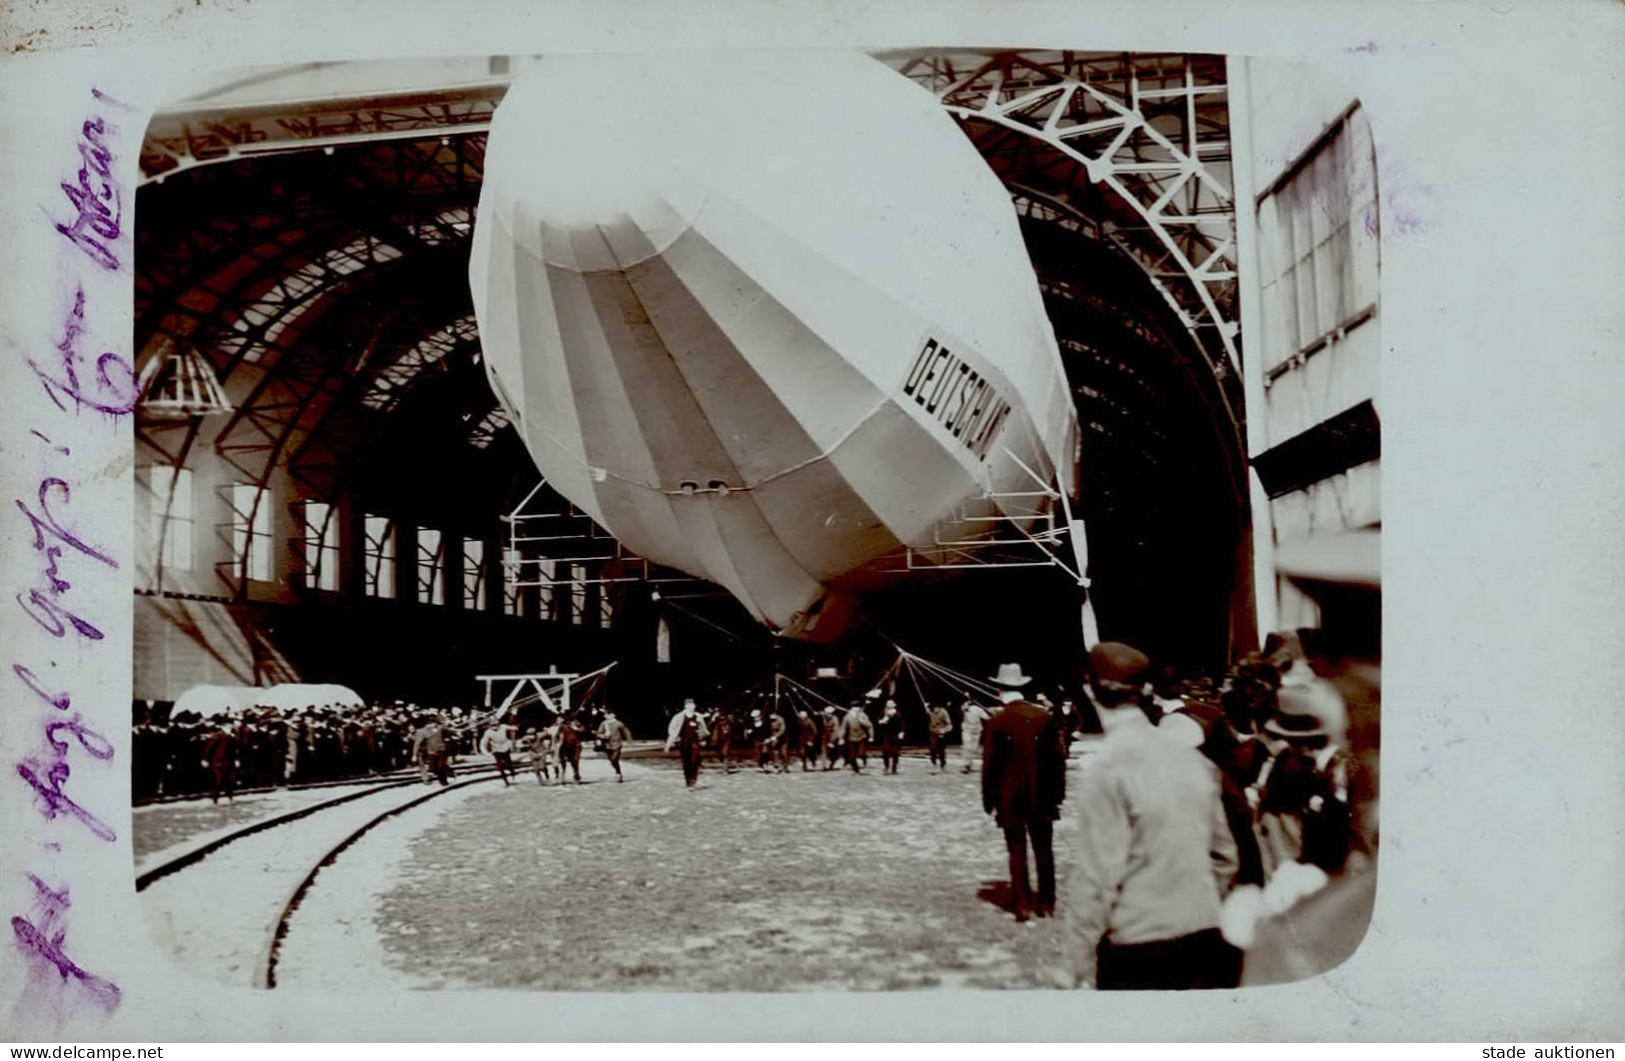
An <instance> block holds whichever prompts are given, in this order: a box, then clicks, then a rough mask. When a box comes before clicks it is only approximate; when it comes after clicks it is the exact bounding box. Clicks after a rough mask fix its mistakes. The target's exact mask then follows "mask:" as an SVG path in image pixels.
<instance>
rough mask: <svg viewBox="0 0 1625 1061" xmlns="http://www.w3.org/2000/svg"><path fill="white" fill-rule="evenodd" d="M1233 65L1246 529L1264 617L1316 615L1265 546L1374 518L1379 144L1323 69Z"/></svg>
mask: <svg viewBox="0 0 1625 1061" xmlns="http://www.w3.org/2000/svg"><path fill="white" fill-rule="evenodd" d="M1231 69H1232V71H1233V75H1232V76H1233V89H1232V96H1231V99H1232V107H1233V108H1241V109H1242V110H1243V111H1244V113H1243V114H1238V115H1234V117H1235V119H1236V121H1237V124H1238V126H1240V125H1242V124H1243V123H1244V125H1245V130H1246V131H1245V134H1244V135H1245V136H1246V137H1247V139H1248V140H1250V150H1249V152H1248V157H1249V158H1250V161H1251V167H1250V173H1249V174H1248V175H1247V178H1248V179H1247V181H1246V183H1248V184H1250V185H1251V187H1250V189H1248V190H1247V191H1246V192H1244V191H1243V189H1242V187H1240V184H1241V182H1238V189H1237V191H1238V198H1239V197H1240V196H1241V195H1243V194H1245V195H1246V196H1247V198H1248V199H1249V202H1248V203H1246V204H1245V207H1246V208H1244V209H1242V210H1240V211H1238V226H1243V225H1245V226H1247V227H1248V231H1245V232H1241V233H1238V235H1240V236H1241V237H1242V238H1241V240H1240V244H1241V255H1242V258H1243V261H1242V263H1241V264H1242V269H1243V276H1244V277H1248V278H1256V281H1255V282H1254V283H1253V284H1251V285H1244V286H1246V287H1251V288H1252V291H1251V293H1250V294H1251V296H1252V297H1250V298H1244V301H1243V330H1244V332H1245V333H1246V335H1247V338H1248V357H1249V361H1250V362H1251V363H1250V364H1249V365H1248V370H1249V384H1250V385H1249V393H1248V405H1249V409H1248V413H1249V422H1250V423H1249V440H1248V449H1249V458H1250V460H1251V462H1252V466H1253V483H1252V489H1253V494H1254V513H1255V516H1254V519H1255V527H1256V528H1257V531H1256V532H1255V533H1256V534H1257V535H1258V537H1263V534H1264V533H1265V529H1266V528H1267V530H1268V534H1269V540H1268V541H1265V542H1260V543H1258V544H1259V545H1260V546H1261V547H1262V548H1261V549H1260V554H1261V557H1262V558H1263V559H1262V566H1261V570H1262V571H1264V572H1265V573H1264V574H1262V575H1261V576H1260V578H1259V580H1258V581H1259V596H1260V598H1261V599H1260V601H1259V605H1260V612H1261V616H1260V617H1261V619H1264V618H1265V616H1267V615H1268V614H1269V613H1270V612H1272V611H1273V612H1274V617H1273V622H1270V623H1269V625H1273V626H1274V627H1275V628H1277V629H1289V628H1295V627H1303V626H1313V625H1316V624H1317V622H1318V619H1319V616H1318V612H1317V610H1316V607H1315V605H1314V603H1313V602H1312V601H1311V600H1309V599H1308V598H1307V597H1305V596H1303V595H1302V594H1301V593H1299V592H1298V591H1297V590H1296V589H1295V588H1294V587H1293V586H1292V585H1291V584H1290V583H1289V582H1288V581H1287V580H1286V579H1285V578H1282V577H1279V576H1277V575H1275V574H1274V571H1273V569H1272V568H1271V567H1270V566H1269V561H1268V557H1269V556H1271V555H1272V554H1273V553H1274V552H1275V551H1276V550H1279V549H1281V548H1282V547H1283V546H1300V547H1301V546H1303V545H1304V544H1306V543H1325V542H1329V541H1330V540H1331V539H1333V538H1334V537H1336V536H1340V535H1344V534H1346V533H1348V532H1352V531H1365V530H1374V529H1380V526H1381V522H1382V498H1381V458H1380V445H1379V443H1378V441H1377V433H1378V431H1379V428H1378V426H1377V414H1378V410H1379V408H1380V405H1381V394H1380V391H1381V373H1380V366H1381V354H1382V347H1381V338H1380V332H1379V324H1380V312H1379V307H1380V302H1381V297H1380V283H1379V278H1380V231H1381V218H1380V213H1379V206H1378V196H1377V192H1378V184H1377V157H1376V151H1375V146H1374V140H1373V137H1372V130H1371V126H1370V124H1369V122H1368V120H1367V118H1366V115H1365V113H1364V111H1363V110H1362V108H1361V107H1360V103H1359V100H1358V99H1357V98H1356V97H1355V96H1354V95H1353V94H1352V93H1350V92H1348V91H1346V90H1344V89H1342V88H1341V87H1340V86H1338V85H1337V84H1335V83H1333V82H1330V81H1328V79H1327V78H1326V76H1325V74H1324V73H1322V72H1319V71H1317V70H1315V69H1314V68H1312V67H1309V66H1306V65H1303V64H1297V63H1286V62H1280V61H1275V60H1265V59H1256V58H1245V57H1235V58H1232V60H1231ZM1238 74H1239V75H1240V76H1239V77H1236V76H1235V75H1238ZM1234 82H1240V84H1241V85H1243V86H1244V88H1243V89H1242V90H1241V91H1239V92H1238V91H1236V90H1235V87H1234ZM1248 237H1251V238H1248ZM1270 589H1273V594H1270V592H1269V591H1270ZM1271 596H1273V599H1268V598H1269V597H1271ZM1265 621H1266V622H1269V620H1265Z"/></svg>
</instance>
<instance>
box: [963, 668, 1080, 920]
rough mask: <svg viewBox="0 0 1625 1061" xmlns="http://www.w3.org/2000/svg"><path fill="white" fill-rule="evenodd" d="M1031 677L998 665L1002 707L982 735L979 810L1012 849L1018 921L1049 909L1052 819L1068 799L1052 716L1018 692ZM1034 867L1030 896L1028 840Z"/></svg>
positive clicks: (1012, 900) (1052, 895) (1052, 874)
mask: <svg viewBox="0 0 1625 1061" xmlns="http://www.w3.org/2000/svg"><path fill="white" fill-rule="evenodd" d="M1030 680H1031V679H1030V678H1028V677H1027V676H1026V675H1024V674H1022V673H1021V665H1020V664H1019V663H1005V664H1001V665H1000V666H999V673H998V675H997V676H996V677H994V679H993V682H994V684H995V685H997V686H998V687H999V689H1000V690H1001V692H1000V699H1001V700H1003V702H1004V710H1002V711H1000V712H999V714H998V715H997V716H996V717H994V718H993V719H992V720H991V721H989V722H988V723H987V727H986V733H985V734H984V737H983V743H984V746H985V747H986V749H987V758H986V761H985V762H984V763H983V766H982V809H983V810H984V811H986V812H987V813H988V814H991V815H993V816H994V820H995V821H997V822H998V825H999V828H1001V829H1003V830H1004V842H1005V846H1006V847H1007V848H1008V849H1009V852H1010V892H1011V897H1010V904H1011V910H1012V911H1013V912H1014V913H1015V915H1016V920H1017V921H1026V920H1027V919H1028V917H1029V915H1030V914H1032V913H1036V914H1037V915H1038V916H1039V917H1049V916H1052V915H1053V914H1054V913H1055V849H1054V843H1053V841H1054V828H1055V820H1056V819H1057V818H1059V817H1060V808H1061V802H1062V801H1063V800H1064V799H1066V758H1065V753H1064V752H1063V750H1062V745H1061V732H1060V727H1059V725H1058V723H1057V722H1056V720H1055V717H1054V716H1053V715H1051V714H1050V713H1049V712H1048V711H1045V710H1044V709H1043V708H1041V707H1038V706H1036V705H1034V704H1030V703H1028V702H1027V701H1025V700H1023V699H1022V698H1021V688H1022V686H1024V685H1026V684H1027V683H1028V682H1029V681H1030ZM1029 838H1030V839H1031V840H1032V847H1033V861H1034V862H1035V863H1036V864H1037V869H1038V893H1037V895H1036V896H1035V895H1034V894H1033V892H1032V888H1031V884H1030V882H1029V880H1028V877H1027V841H1028V840H1029Z"/></svg>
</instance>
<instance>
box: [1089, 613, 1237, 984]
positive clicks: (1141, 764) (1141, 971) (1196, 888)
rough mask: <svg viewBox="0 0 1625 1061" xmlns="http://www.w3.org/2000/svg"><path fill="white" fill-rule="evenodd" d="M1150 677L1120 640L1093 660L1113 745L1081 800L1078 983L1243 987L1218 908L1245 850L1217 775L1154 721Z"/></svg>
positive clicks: (1097, 695) (1095, 692) (1094, 764)
mask: <svg viewBox="0 0 1625 1061" xmlns="http://www.w3.org/2000/svg"><path fill="white" fill-rule="evenodd" d="M1150 670H1151V661H1150V660H1149V659H1147V658H1146V657H1145V655H1144V654H1143V653H1141V652H1139V651H1138V650H1136V649H1134V648H1133V647H1131V646H1129V645H1125V644H1122V643H1120V642H1111V641H1108V642H1102V643H1101V644H1098V645H1096V646H1095V647H1094V648H1092V649H1091V650H1090V651H1089V676H1088V677H1089V681H1088V688H1089V693H1090V696H1091V698H1092V699H1093V700H1094V702H1095V706H1096V709H1097V711H1098V712H1099V714H1100V721H1101V724H1102V725H1103V726H1104V728H1105V730H1106V737H1105V740H1104V741H1102V742H1101V749H1100V751H1099V753H1098V754H1096V755H1095V756H1093V757H1092V758H1091V761H1090V762H1088V763H1087V764H1086V765H1085V766H1084V769H1083V776H1082V779H1081V781H1080V783H1079V790H1078V792H1077V794H1076V798H1075V799H1074V801H1073V805H1074V807H1075V808H1076V809H1075V811H1074V814H1075V815H1076V816H1077V820H1078V831H1077V835H1078V849H1077V857H1076V858H1075V859H1074V860H1073V863H1072V872H1071V874H1070V875H1069V877H1068V887H1067V891H1068V901H1067V908H1066V910H1065V911H1064V915H1065V916H1064V921H1063V927H1064V935H1063V939H1064V945H1065V947H1066V957H1067V960H1068V961H1069V962H1070V963H1071V966H1072V973H1073V977H1074V980H1075V982H1076V983H1077V984H1079V985H1092V986H1095V987H1098V988H1102V989H1112V988H1118V989H1124V988H1149V989H1178V988H1194V987H1229V986H1234V985H1235V980H1236V976H1237V973H1238V972H1239V969H1240V966H1239V963H1238V962H1237V961H1236V955H1235V951H1234V950H1233V948H1231V947H1230V945H1229V944H1228V943H1226V942H1225V941H1224V937H1223V936H1222V935H1221V934H1220V931H1219V923H1220V922H1219V910H1220V904H1221V901H1222V900H1223V898H1224V895H1225V893H1226V892H1227V891H1228V890H1229V888H1230V882H1231V880H1232V878H1234V876H1235V873H1236V844H1235V840H1234V838H1233V837H1232V836H1231V833H1230V826H1229V823H1228V822H1227V821H1226V819H1225V815H1224V809H1223V807H1222V805H1221V802H1220V784H1219V775H1218V770H1217V768H1216V767H1215V766H1214V765H1213V764H1212V763H1210V762H1208V760H1207V759H1206V758H1204V757H1203V756H1202V754H1201V753H1200V752H1199V751H1197V750H1196V749H1195V748H1192V747H1189V746H1188V744H1186V743H1182V742H1180V741H1177V740H1172V739H1170V738H1169V737H1168V735H1167V734H1164V733H1159V732H1158V731H1157V729H1156V728H1155V727H1154V726H1153V725H1152V724H1151V717H1150V715H1149V713H1148V711H1147V708H1148V707H1149V706H1150V705H1149V702H1148V700H1149V696H1150V691H1149V688H1148V686H1147V679H1148V676H1149V674H1150Z"/></svg>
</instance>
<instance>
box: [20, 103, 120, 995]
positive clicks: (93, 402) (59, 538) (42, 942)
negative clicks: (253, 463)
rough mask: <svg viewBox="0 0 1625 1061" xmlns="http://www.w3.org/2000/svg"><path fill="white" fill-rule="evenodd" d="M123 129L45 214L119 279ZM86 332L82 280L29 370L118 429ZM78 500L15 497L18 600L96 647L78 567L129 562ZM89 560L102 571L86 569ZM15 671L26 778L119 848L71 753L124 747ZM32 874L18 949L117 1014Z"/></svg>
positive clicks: (43, 798)
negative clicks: (25, 564)
mask: <svg viewBox="0 0 1625 1061" xmlns="http://www.w3.org/2000/svg"><path fill="white" fill-rule="evenodd" d="M91 94H92V96H93V97H94V98H95V99H96V100H97V101H99V102H100V103H106V104H111V105H113V106H116V107H120V108H123V109H125V110H130V109H132V108H130V107H128V105H126V104H123V103H121V102H119V101H118V100H115V99H113V98H112V97H111V96H108V95H106V94H105V93H102V92H100V91H98V90H95V89H92V90H91ZM117 132H118V128H117V127H116V126H114V125H112V124H110V123H109V122H108V121H107V120H106V119H105V118H103V117H101V116H99V115H96V114H92V115H91V116H90V117H89V118H87V119H86V120H85V121H84V122H83V123H82V124H81V125H80V127H79V130H78V133H79V136H78V145H77V146H78V151H79V162H80V166H79V170H78V173H77V180H75V181H71V182H70V181H64V182H62V184H61V188H62V192H63V194H64V195H66V196H67V198H68V202H69V203H70V204H71V205H72V207H73V209H74V211H75V217H74V219H73V220H72V221H71V222H62V221H58V220H57V219H56V218H54V217H51V216H50V213H49V211H47V212H46V214H47V217H49V218H50V221H51V224H52V225H53V227H54V228H55V230H56V231H57V232H58V233H60V234H61V235H62V236H64V237H66V238H67V240H68V242H69V244H71V246H72V247H74V248H77V250H78V251H79V252H83V253H84V254H85V255H86V256H88V257H89V259H90V261H91V263H92V264H93V265H94V266H95V267H97V268H100V269H105V270H110V271H115V272H116V271H118V269H119V259H118V254H117V252H116V248H117V247H118V244H119V241H120V240H121V239H122V238H123V235H124V232H123V213H124V192H123V189H122V188H121V187H120V185H119V182H118V180H117V179H116V178H115V177H114V174H113V168H114V163H115V161H116V159H117V155H116V154H115V152H114V149H113V146H112V141H113V139H114V137H115V135H116V134H117ZM62 253H63V255H64V256H71V257H74V258H75V259H76V260H79V259H78V256H77V253H75V252H74V251H72V250H69V249H66V248H65V249H64V250H63V252H62ZM86 327H87V325H86V305H85V291H84V286H83V284H80V285H79V286H78V287H77V289H76V290H75V292H74V297H73V304H72V307H71V308H70V309H69V310H68V312H67V314H66V316H65V318H64V320H63V323H62V331H61V337H60V338H59V339H57V340H56V341H55V352H56V356H55V358H48V359H44V360H45V361H46V362H47V363H46V364H41V363H40V361H36V360H34V359H32V358H28V359H27V361H28V365H29V367H30V368H32V369H33V370H34V374H35V376H36V377H38V379H39V383H40V387H41V388H42V389H43V390H44V392H45V396H46V397H47V398H49V399H50V400H51V403H52V404H53V405H55V406H56V408H57V409H58V410H59V411H60V412H62V413H71V414H73V415H74V416H77V415H78V414H80V413H82V412H84V411H85V410H86V409H89V410H92V411H94V412H97V413H100V414H102V415H103V416H105V417H107V418H109V419H110V420H113V421H115V422H116V421H118V420H119V419H120V418H122V417H125V416H128V415H129V414H130V413H131V412H133V411H134V409H135V405H136V401H137V399H138V397H139V391H140V387H139V384H138V381H137V379H136V375H135V370H134V369H133V368H132V367H131V363H130V361H129V360H128V359H126V358H124V357H122V356H120V355H119V354H117V353H114V352H112V351H106V352H103V353H102V354H100V355H99V356H97V357H96V358H95V359H94V367H93V369H90V368H87V367H85V362H86V360H87V358H86V356H85V355H84V354H83V353H81V351H80V345H81V340H82V337H83V335H84V333H85V331H86ZM32 430H33V433H34V435H35V436H36V437H38V438H39V439H40V440H41V441H42V442H44V443H45V444H46V445H48V446H50V447H51V449H52V451H54V453H57V454H60V455H61V456H63V457H67V456H69V455H70V450H69V447H67V446H59V445H57V444H56V443H54V442H53V441H52V440H51V438H50V437H49V436H48V435H46V434H45V433H44V432H43V431H40V430H38V429H32ZM72 499H73V491H72V487H71V486H70V484H69V482H68V480H67V479H66V478H63V477H61V476H58V475H51V474H48V473H47V474H45V475H44V476H43V477H42V478H41V479H40V483H39V488H38V490H37V491H36V493H35V496H34V499H33V503H32V504H30V503H28V502H26V501H24V500H22V499H20V498H18V499H13V503H14V504H15V505H16V506H17V510H18V511H19V512H21V513H22V516H23V519H24V520H26V521H27V525H28V526H29V528H30V529H32V531H33V542H32V544H33V547H34V549H35V551H36V552H38V553H39V554H40V557H41V566H40V569H39V575H40V579H41V581H40V584H38V585H36V586H34V587H32V588H29V589H26V590H24V591H22V592H19V593H17V594H16V600H17V604H18V606H19V607H20V608H21V609H22V611H23V613H24V614H26V615H27V616H28V617H29V618H31V619H33V620H34V622H35V623H36V624H37V625H39V626H40V627H41V628H42V629H44V630H45V632H46V633H48V634H50V635H51V636H53V637H58V638H60V637H64V636H66V634H67V632H68V631H69V630H70V629H72V630H74V631H77V632H78V633H79V634H80V635H81V636H82V637H84V638H86V639H88V640H90V641H92V642H95V641H100V640H102V639H103V634H102V631H101V630H100V628H98V627H97V625H96V624H95V623H94V622H92V621H91V620H90V619H88V618H85V617H83V616H81V615H79V614H77V612H76V609H77V608H78V605H77V603H71V602H70V596H69V593H70V591H71V590H72V589H73V588H74V582H75V581H82V580H83V578H84V577H85V576H83V575H82V574H81V573H79V572H78V571H73V570H69V568H71V565H72V564H73V563H75V562H77V563H78V564H79V565H80V569H81V570H90V571H92V572H94V571H99V570H102V569H104V568H105V569H111V570H115V571H116V570H118V569H119V563H118V561H117V560H115V559H114V558H113V555H112V553H111V552H110V551H108V550H106V549H104V548H102V547H100V546H98V545H94V544H92V543H91V542H90V541H89V540H87V538H86V536H85V535H84V533H83V532H82V531H81V530H80V529H79V528H78V527H75V526H74V520H73V518H72V516H71V515H69V514H68V513H67V512H66V510H67V509H68V507H69V505H70V502H71V501H72ZM87 560H91V561H95V564H96V565H99V566H94V565H93V566H91V567H89V568H85V567H84V562H85V561H87ZM70 574H72V576H73V581H70V579H69V577H68V576H69V575H70ZM50 666H51V667H55V666H56V661H55V660H52V661H50ZM11 671H12V674H14V675H15V676H16V677H17V679H18V680H19V681H20V682H22V683H23V684H24V685H25V686H27V687H28V689H29V691H30V692H32V693H33V694H34V695H35V696H36V697H38V698H39V699H40V700H41V701H43V703H44V704H45V705H46V707H47V708H48V709H49V710H47V711H45V712H44V714H43V716H42V724H41V729H42V731H43V737H44V742H43V745H42V746H41V747H40V748H39V749H38V750H37V751H35V752H33V753H31V754H29V755H26V756H24V757H23V758H22V759H21V760H19V761H18V762H16V763H15V764H14V766H15V770H16V774H17V777H18V778H20V779H21V780H22V781H23V782H24V783H25V784H27V785H28V786H29V788H30V789H32V791H33V794H34V796H35V797H36V799H37V801H38V802H37V808H38V810H39V812H40V814H41V816H42V817H43V818H44V819H45V820H46V821H47V822H52V821H55V820H56V819H58V818H61V817H67V818H72V819H76V820H78V821H79V822H80V823H81V824H82V825H83V826H84V827H85V828H86V829H88V830H89V831H90V833H91V834H92V835H93V836H95V837H96V838H97V839H99V840H102V841H106V842H109V843H112V842H115V841H116V840H117V839H118V834H117V833H116V832H114V830H113V829H112V827H111V826H109V825H108V824H107V823H106V822H104V821H102V820H101V819H100V818H99V817H97V815H96V814H95V813H93V812H92V811H91V810H89V809H88V808H86V807H84V806H82V805H81V804H79V803H78V802H77V801H76V800H74V799H73V798H72V797H71V796H69V795H68V793H67V791H66V789H67V785H68V780H69V779H70V778H71V777H72V776H73V767H72V765H71V764H70V763H69V761H68V760H69V757H70V756H72V755H73V754H75V753H82V754H84V755H86V756H88V757H89V760H90V761H91V762H92V763H94V764H96V765H97V766H103V765H106V764H108V763H110V761H111V760H112V759H113V757H114V754H115V748H114V746H113V742H112V741H110V740H108V739H107V737H106V736H104V735H103V734H101V733H99V732H97V730H96V729H95V728H93V726H92V725H91V723H90V722H88V721H87V720H86V719H85V717H84V715H83V714H81V713H80V712H78V711H72V712H71V714H70V713H69V710H70V707H71V705H72V696H71V694H70V693H69V692H68V691H67V690H65V689H64V690H61V691H52V690H49V689H47V688H46V686H45V683H44V681H43V680H42V679H41V678H40V676H39V675H38V674H36V673H35V671H34V670H33V668H31V667H29V666H28V665H26V664H24V663H17V662H14V663H12V666H11ZM41 846H42V849H43V850H45V851H53V852H60V851H61V850H62V844H61V843H60V842H58V841H56V840H50V841H46V842H44V843H43V844H42V845H41ZM28 877H29V879H30V880H31V881H33V882H34V887H35V892H36V908H35V910H33V911H31V912H30V913H29V914H27V915H19V916H16V917H13V918H12V919H11V928H12V933H13V935H14V937H15V939H16V944H17V947H18V949H19V950H20V951H21V952H22V953H23V954H24V955H25V956H26V957H27V959H29V960H30V963H31V966H32V969H33V973H32V977H33V980H34V981H35V982H38V980H39V979H40V978H41V977H45V978H50V976H51V970H52V969H53V968H54V969H55V972H56V974H57V975H58V976H59V977H60V978H61V980H62V981H63V982H64V983H67V982H68V981H69V980H73V981H76V982H78V983H79V984H80V985H81V986H82V987H83V988H84V990H85V991H86V992H87V993H88V994H89V996H90V997H91V998H92V999H93V1000H94V1001H95V1002H96V1003H98V1004H99V1005H101V1006H102V1007H103V1008H104V1009H106V1010H107V1011H108V1012H111V1011H112V1010H114V1009H116V1008H117V1007H118V1005H119V1002H120V999H121V998H122V992H121V991H120V989H119V987H118V985H116V984H114V983H113V982H112V981H111V980H108V979H106V978H105V977H101V976H97V975H95V974H93V973H90V972H88V971H86V970H85V969H84V968H83V967H82V966H80V965H79V964H78V963H77V962H75V961H74V960H73V959H72V958H70V957H68V954H67V951H66V948H65V945H66V941H67V925H66V917H65V915H66V911H67V910H68V908H69V905H70V903H69V901H68V887H67V885H65V884H64V885H63V886H62V887H61V888H52V887H50V886H48V885H47V884H46V883H45V882H44V881H43V880H42V879H41V878H40V877H38V876H36V875H34V874H32V873H30V874H28Z"/></svg>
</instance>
